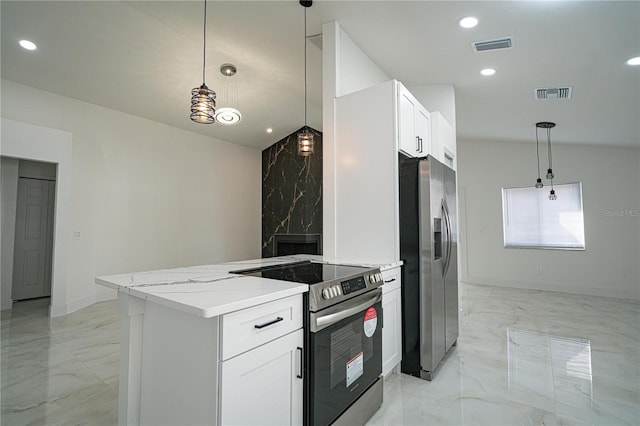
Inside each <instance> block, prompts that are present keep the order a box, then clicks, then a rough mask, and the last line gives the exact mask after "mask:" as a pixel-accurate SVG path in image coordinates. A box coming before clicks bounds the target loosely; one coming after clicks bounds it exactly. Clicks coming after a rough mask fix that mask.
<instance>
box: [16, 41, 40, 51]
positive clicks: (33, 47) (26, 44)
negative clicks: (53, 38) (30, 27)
mask: <svg viewBox="0 0 640 426" xmlns="http://www.w3.org/2000/svg"><path fill="white" fill-rule="evenodd" d="M18 43H20V46H22V47H23V48H25V49H27V50H36V49H37V46H36V44H35V43H34V42H32V41H29V40H20V41H19V42H18Z"/></svg>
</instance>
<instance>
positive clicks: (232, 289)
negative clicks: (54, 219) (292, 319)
mask: <svg viewBox="0 0 640 426" xmlns="http://www.w3.org/2000/svg"><path fill="white" fill-rule="evenodd" d="M299 260H302V259H300V258H297V257H295V256H283V257H278V258H267V259H256V260H247V261H241V262H229V263H222V264H217V265H202V266H190V267H184V268H174V269H164V270H157V271H149V272H135V273H130V274H118V275H109V276H102V277H97V278H96V280H95V281H96V283H97V284H100V285H103V286H105V287H110V288H113V289H116V290H117V291H118V292H123V293H126V294H129V295H131V296H135V297H138V298H141V299H144V300H149V301H153V302H155V303H158V304H160V305H164V306H167V307H171V308H174V309H177V310H180V311H183V312H187V313H190V314H192V315H196V316H199V317H203V318H211V317H215V316H218V315H223V314H226V313H229V312H233V311H237V310H239V309H244V308H248V307H251V306H255V305H259V304H262V303H267V302H271V301H273V300H277V299H281V298H284V297H288V296H293V295H295V294H300V293H304V292H306V291H308V290H309V286H308V285H306V284H299V283H293V282H286V281H276V280H270V279H266V278H258V277H251V276H245V275H237V274H232V273H231V271H241V270H243V269H251V268H258V267H261V266H268V265H278V264H284V263H290V262H295V261H299Z"/></svg>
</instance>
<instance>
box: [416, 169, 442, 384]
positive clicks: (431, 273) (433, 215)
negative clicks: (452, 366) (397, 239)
mask: <svg viewBox="0 0 640 426" xmlns="http://www.w3.org/2000/svg"><path fill="white" fill-rule="evenodd" d="M443 172H444V166H443V165H442V163H440V162H438V161H437V160H435V159H434V158H433V157H431V156H428V157H427V158H426V159H424V160H422V161H420V165H419V168H418V188H419V189H418V196H419V210H420V273H421V276H420V301H421V303H420V307H421V309H420V358H421V363H422V370H426V371H427V372H429V374H430V373H431V372H433V371H434V370H435V369H436V367H437V366H438V363H439V362H440V360H441V359H442V358H443V357H444V354H445V352H446V348H445V303H444V301H445V291H444V290H445V289H444V280H443V277H442V273H443V270H444V261H445V259H446V258H445V257H441V258H439V259H437V258H436V257H435V256H434V248H435V243H436V241H435V240H434V234H435V232H434V230H433V229H432V225H433V224H434V222H437V219H440V223H441V224H442V225H443V226H444V222H445V220H444V218H443V217H442V208H441V206H442V198H443V195H444V181H443ZM442 231H443V232H444V231H445V230H444V229H443V230H442ZM443 250H444V247H443ZM427 378H429V379H430V377H427Z"/></svg>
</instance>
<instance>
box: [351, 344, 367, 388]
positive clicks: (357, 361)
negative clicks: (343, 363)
mask: <svg viewBox="0 0 640 426" xmlns="http://www.w3.org/2000/svg"><path fill="white" fill-rule="evenodd" d="M363 373H364V352H360V353H359V354H358V355H356V356H355V357H353V358H352V359H351V361H349V362H347V387H349V386H351V384H352V383H353V382H355V381H356V380H358V377H360V376H362V374H363Z"/></svg>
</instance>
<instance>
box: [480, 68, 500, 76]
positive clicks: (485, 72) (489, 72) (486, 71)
mask: <svg viewBox="0 0 640 426" xmlns="http://www.w3.org/2000/svg"><path fill="white" fill-rule="evenodd" d="M495 73H496V70H494V69H493V68H485V69H483V70H482V71H480V74H482V75H484V76H490V75H494V74H495Z"/></svg>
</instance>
